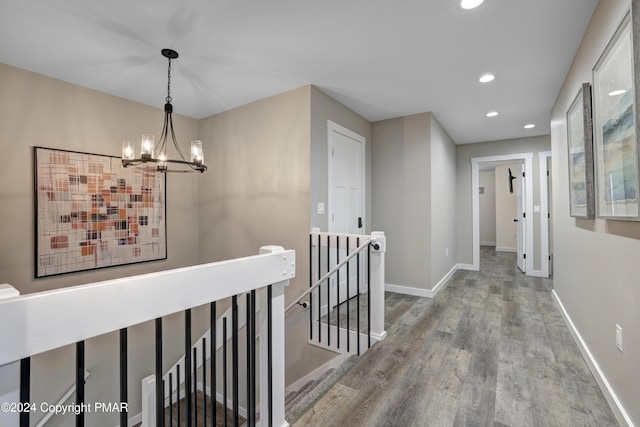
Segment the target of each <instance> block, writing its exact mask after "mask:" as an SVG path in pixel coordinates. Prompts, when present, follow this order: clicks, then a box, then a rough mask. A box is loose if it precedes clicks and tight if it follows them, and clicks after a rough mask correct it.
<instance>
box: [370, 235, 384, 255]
mask: <svg viewBox="0 0 640 427" xmlns="http://www.w3.org/2000/svg"><path fill="white" fill-rule="evenodd" d="M371 238H372V239H373V240H374V242H375V243H377V244H378V249H375V248H372V250H373V252H386V250H387V238H386V237H385V235H384V231H372V232H371Z"/></svg>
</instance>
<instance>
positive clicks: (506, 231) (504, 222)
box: [495, 162, 522, 251]
mask: <svg viewBox="0 0 640 427" xmlns="http://www.w3.org/2000/svg"><path fill="white" fill-rule="evenodd" d="M520 164H522V162H519V163H507V164H500V165H497V166H496V170H495V180H496V181H495V189H496V225H495V227H496V250H507V251H516V249H517V248H518V234H517V233H518V225H517V223H516V222H514V221H513V220H514V219H515V218H517V217H518V215H517V209H518V208H517V203H516V185H518V179H519V178H516V179H515V180H513V193H510V192H509V180H508V178H507V177H508V176H509V168H511V172H512V173H513V175H516V176H517V175H518V172H517V171H518V168H519V166H520Z"/></svg>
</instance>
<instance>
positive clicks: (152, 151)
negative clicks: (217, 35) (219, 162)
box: [122, 49, 207, 172]
mask: <svg viewBox="0 0 640 427" xmlns="http://www.w3.org/2000/svg"><path fill="white" fill-rule="evenodd" d="M162 56H164V57H165V58H167V59H168V60H169V68H168V72H167V97H166V98H165V101H166V104H164V125H163V127H162V133H161V134H160V139H159V140H158V143H157V144H156V142H155V136H154V135H151V134H143V135H142V142H141V146H140V157H139V158H136V156H135V150H134V147H133V142H131V141H123V142H122V166H124V167H125V168H126V167H139V168H144V169H155V170H158V171H160V172H204V171H206V170H207V166H206V165H205V164H204V152H203V151H202V141H199V140H194V141H191V159H190V161H189V160H187V159H185V157H184V155H183V154H182V151H181V150H180V146H179V145H178V142H177V141H176V134H175V132H174V131H173V119H172V114H173V105H171V60H172V59H176V58H177V57H178V52H176V51H175V50H172V49H162ZM169 134H171V141H172V142H173V147H174V148H175V150H176V151H177V152H178V155H179V156H180V158H179V159H170V158H168V157H167V148H168V146H169V144H168V143H167V139H168V138H169Z"/></svg>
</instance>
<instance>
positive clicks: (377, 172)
mask: <svg viewBox="0 0 640 427" xmlns="http://www.w3.org/2000/svg"><path fill="white" fill-rule="evenodd" d="M455 152H456V148H455V144H454V143H453V141H452V140H451V138H450V137H449V136H448V135H447V133H446V131H444V129H443V128H442V127H441V126H440V124H439V123H438V122H437V120H436V119H435V118H434V117H433V116H432V114H431V113H423V114H417V115H413V116H408V117H400V118H396V119H390V120H383V121H379V122H375V123H373V154H372V169H373V174H372V185H373V212H374V216H373V228H375V229H379V230H383V231H384V232H385V233H386V235H387V249H388V250H387V255H386V257H385V263H386V265H385V272H386V283H388V284H391V285H397V286H405V287H411V288H417V289H421V290H431V289H433V287H434V286H435V285H436V284H437V283H438V282H439V281H440V279H442V277H444V276H445V275H446V274H447V272H448V271H449V270H451V268H452V267H453V266H454V265H455V264H456V259H457V249H456V246H457V242H456V237H455V236H456V228H455V227H456V222H455V212H456V198H455V188H456V186H455V183H456V156H455ZM447 249H448V255H446V252H447Z"/></svg>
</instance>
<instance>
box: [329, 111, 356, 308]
mask: <svg viewBox="0 0 640 427" xmlns="http://www.w3.org/2000/svg"><path fill="white" fill-rule="evenodd" d="M327 130H328V138H329V141H328V149H329V173H328V176H329V198H328V205H329V209H328V214H329V218H328V228H329V232H330V233H341V234H362V233H363V232H364V227H365V224H364V220H365V219H364V216H363V205H364V144H365V139H364V137H362V136H361V135H358V134H356V133H355V132H352V131H350V130H349V129H346V128H344V127H342V126H340V125H338V124H336V123H333V122H331V121H329V122H328V123H327ZM350 240H351V241H350V242H349V243H350V245H354V244H355V239H350ZM345 243H346V242H345V241H344V239H343V241H342V242H341V246H342V245H344V244H345ZM349 252H351V251H349ZM330 256H331V257H332V260H331V263H332V264H333V265H335V260H336V259H344V258H346V256H347V249H346V247H343V248H341V249H340V250H338V251H335V250H334V251H331V255H330ZM363 267H364V265H363V263H361V268H363ZM356 270H357V265H356V260H355V259H353V260H352V261H350V262H349V276H350V277H349V281H348V282H349V292H348V295H349V296H354V295H355V294H356V292H357V283H356V278H357V271H356ZM331 287H332V289H331V293H330V295H331V308H333V307H335V306H336V305H337V304H338V301H339V302H340V303H342V302H344V301H345V300H346V299H347V268H346V266H345V267H343V268H342V269H340V286H339V288H336V278H333V279H332V280H331ZM338 295H339V298H338Z"/></svg>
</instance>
